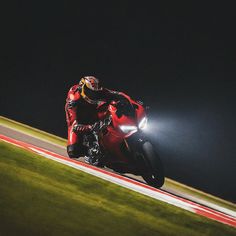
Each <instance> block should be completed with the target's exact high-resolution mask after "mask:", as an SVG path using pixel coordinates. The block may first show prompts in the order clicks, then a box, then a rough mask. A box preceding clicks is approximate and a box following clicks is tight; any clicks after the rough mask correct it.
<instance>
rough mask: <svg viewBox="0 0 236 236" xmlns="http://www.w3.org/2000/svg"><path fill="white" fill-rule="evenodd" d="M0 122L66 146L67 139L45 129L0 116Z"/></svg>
mask: <svg viewBox="0 0 236 236" xmlns="http://www.w3.org/2000/svg"><path fill="white" fill-rule="evenodd" d="M0 124H1V125H3V126H6V127H8V128H11V129H15V130H18V131H21V132H22V133H25V134H29V135H31V136H33V137H37V138H39V139H43V140H47V141H49V142H52V143H56V144H58V145H61V146H66V142H67V140H66V139H64V138H61V137H58V136H56V135H53V134H50V133H47V132H45V131H42V130H39V129H36V128H33V127H31V126H28V125H25V124H22V123H19V122H17V121H14V120H11V119H8V118H6V117H3V116H0Z"/></svg>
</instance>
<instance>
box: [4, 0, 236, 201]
mask: <svg viewBox="0 0 236 236" xmlns="http://www.w3.org/2000/svg"><path fill="white" fill-rule="evenodd" d="M111 2H112V3H111ZM5 13H6V16H5V18H4V19H3V28H2V36H3V37H2V38H3V40H4V43H3V44H2V45H3V53H2V65H3V71H2V72H3V73H2V76H1V114H2V115H4V116H7V117H9V118H12V119H15V120H17V121H20V122H23V123H26V124H29V125H32V126H34V127H36V128H40V129H42V130H45V131H48V132H51V133H54V134H56V135H59V136H62V137H66V133H67V128H66V123H65V114H64V103H65V98H66V94H67V92H68V89H69V88H70V87H71V86H72V85H74V84H76V83H78V81H79V79H80V77H81V76H83V75H95V76H97V77H98V78H99V79H100V80H101V81H102V84H103V85H104V86H105V87H108V88H110V89H114V90H119V91H123V92H126V93H128V94H129V95H131V96H133V97H135V98H138V99H141V100H143V101H144V102H145V103H146V104H147V105H149V106H150V107H151V113H150V130H149V133H150V137H151V139H152V140H153V142H154V143H155V145H156V147H157V148H158V149H159V152H160V154H161V157H162V159H163V162H164V164H165V168H166V174H167V176H168V177H171V178H173V179H175V180H178V181H181V182H183V183H186V184H188V185H190V186H194V187H196V188H199V189H201V190H204V191H206V192H209V193H212V194H215V195H217V196H220V197H223V198H225V199H229V200H231V201H234V202H235V201H236V195H235V189H236V186H235V180H236V178H235V177H236V173H235V172H236V148H235V146H236V144H235V131H236V125H235V120H236V119H235V118H236V112H235V101H236V98H235V97H236V95H235V89H236V82H235V78H236V77H235V76H236V43H235V42H236V35H235V25H236V20H235V11H234V8H233V6H230V5H229V6H227V5H226V4H225V5H217V4H216V3H214V4H211V5H210V4H209V5H206V4H204V5H201V4H199V3H195V4H192V3H185V4H180V3H175V4H173V3H167V2H166V4H165V5H163V4H160V3H155V4H154V3H153V4H151V3H150V2H143V3H142V4H138V3H137V2H136V3H135V4H131V3H128V1H127V2H126V3H125V2H123V3H122V2H120V1H119V2H118V1H117V3H115V2H114V1H110V3H106V4H105V3H101V1H96V3H94V2H87V3H86V2H85V1H74V2H70V3H69V2H68V1H65V2H61V1H55V2H49V1H47V2H41V1H40V2H39V1H28V2H27V1H24V2H21V1H18V2H17V3H14V4H11V3H10V4H9V6H8V7H7V8H6V12H5Z"/></svg>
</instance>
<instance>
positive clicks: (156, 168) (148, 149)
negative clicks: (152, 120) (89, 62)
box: [140, 141, 165, 188]
mask: <svg viewBox="0 0 236 236" xmlns="http://www.w3.org/2000/svg"><path fill="white" fill-rule="evenodd" d="M140 151H141V152H142V153H140V154H142V155H143V159H144V161H145V164H146V167H147V170H145V172H144V173H143V174H142V177H143V179H144V180H145V181H146V182H147V183H148V184H149V185H151V186H153V187H155V188H160V187H161V186H162V185H163V184H164V182H165V176H164V168H163V164H162V162H161V159H160V157H159V155H158V154H157V153H156V151H155V150H154V148H153V146H152V144H151V143H150V142H148V141H146V142H144V143H142V146H141V150H140Z"/></svg>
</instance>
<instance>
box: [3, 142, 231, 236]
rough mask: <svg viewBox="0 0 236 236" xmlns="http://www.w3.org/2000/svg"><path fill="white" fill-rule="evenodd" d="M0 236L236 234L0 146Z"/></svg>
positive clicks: (155, 201) (71, 169) (78, 172)
mask: <svg viewBox="0 0 236 236" xmlns="http://www.w3.org/2000/svg"><path fill="white" fill-rule="evenodd" d="M0 235H4V236H5V235H57V236H59V235H113V236H114V235H122V236H125V235H129V236H130V235H181V236H184V235H191V236H195V235H196V236H199V235H204V236H205V235H214V236H215V235H222V236H226V235H227V236H228V235H236V229H235V228H233V227H230V226H227V225H224V224H221V223H218V222H215V221H212V220H209V219H207V218H204V217H200V216H197V215H195V214H193V213H190V212H187V211H184V210H182V209H179V208H177V207H173V206H170V205H168V204H165V203H162V202H160V201H157V200H154V199H152V198H149V197H146V196H144V195H141V194H138V193H135V192H132V191H130V190H127V189H125V188H122V187H120V186H117V185H114V184H112V183H109V182H107V181H104V180H101V179H98V178H96V177H94V176H91V175H88V174H86V173H83V172H81V171H78V170H75V169H73V168H70V167H68V166H65V165H62V164H59V163H56V162H54V161H51V160H48V159H45V158H43V157H41V156H38V155H36V154H33V153H31V152H28V151H25V150H22V149H20V148H18V147H14V146H12V145H10V144H6V143H3V142H0Z"/></svg>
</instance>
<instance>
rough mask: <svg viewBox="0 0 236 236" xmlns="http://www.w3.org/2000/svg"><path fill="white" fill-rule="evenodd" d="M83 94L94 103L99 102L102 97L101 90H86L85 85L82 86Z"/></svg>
mask: <svg viewBox="0 0 236 236" xmlns="http://www.w3.org/2000/svg"><path fill="white" fill-rule="evenodd" d="M84 94H85V96H87V97H88V98H89V99H91V100H94V101H98V100H101V99H102V97H103V92H102V90H97V91H95V90H92V89H90V88H88V87H87V86H86V85H85V86H84Z"/></svg>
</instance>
